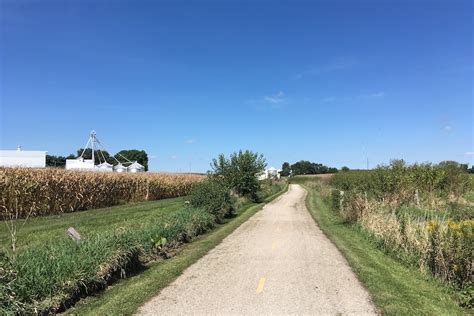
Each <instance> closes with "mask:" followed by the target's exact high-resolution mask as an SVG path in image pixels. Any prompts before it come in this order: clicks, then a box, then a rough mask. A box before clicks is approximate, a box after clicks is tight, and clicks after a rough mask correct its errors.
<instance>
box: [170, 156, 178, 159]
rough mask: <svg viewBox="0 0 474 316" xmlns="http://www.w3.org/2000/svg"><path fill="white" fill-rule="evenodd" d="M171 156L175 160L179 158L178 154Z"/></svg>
mask: <svg viewBox="0 0 474 316" xmlns="http://www.w3.org/2000/svg"><path fill="white" fill-rule="evenodd" d="M170 158H171V159H173V160H176V159H178V156H176V155H173V156H171V157H170Z"/></svg>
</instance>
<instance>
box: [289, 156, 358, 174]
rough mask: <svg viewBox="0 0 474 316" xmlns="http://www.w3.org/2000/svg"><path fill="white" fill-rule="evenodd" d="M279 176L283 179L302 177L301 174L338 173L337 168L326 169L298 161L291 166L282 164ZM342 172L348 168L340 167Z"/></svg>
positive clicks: (316, 164) (308, 162)
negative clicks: (291, 176) (290, 176)
mask: <svg viewBox="0 0 474 316" xmlns="http://www.w3.org/2000/svg"><path fill="white" fill-rule="evenodd" d="M281 169H282V172H281V175H282V176H284V177H287V176H289V175H290V174H291V175H293V176H296V175H303V174H324V173H336V172H338V170H337V168H334V167H328V166H325V165H323V164H321V163H315V162H311V161H308V160H300V161H298V162H296V163H294V164H292V165H290V164H289V163H288V162H284V163H283V165H282V167H281ZM342 170H343V171H347V170H349V168H348V167H342Z"/></svg>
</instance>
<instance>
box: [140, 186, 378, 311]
mask: <svg viewBox="0 0 474 316" xmlns="http://www.w3.org/2000/svg"><path fill="white" fill-rule="evenodd" d="M305 196H306V192H305V191H304V189H303V188H302V187H301V186H299V185H291V186H290V188H289V191H288V192H287V193H285V194H284V195H282V196H280V197H279V198H278V199H276V200H274V201H273V202H272V203H270V204H267V205H266V206H265V207H264V208H263V210H262V211H260V212H258V213H257V214H256V215H254V216H253V217H252V218H250V219H249V220H248V221H247V222H246V223H244V224H242V225H241V226H240V227H239V228H238V229H237V230H235V231H234V232H233V233H232V234H231V235H229V236H228V237H227V238H226V239H224V241H223V242H222V243H221V244H220V245H218V246H217V247H216V248H214V249H213V250H211V251H210V252H209V253H208V254H207V255H206V256H204V257H203V258H201V259H200V260H199V261H198V262H196V263H195V264H194V265H192V266H191V267H189V268H188V269H187V270H186V271H185V272H184V273H183V274H182V275H181V276H180V277H178V278H177V279H176V280H175V281H174V282H173V283H172V284H170V285H169V286H168V287H167V288H165V289H163V290H162V291H161V293H160V294H159V295H157V296H156V297H154V298H153V299H151V300H150V301H149V302H147V303H146V304H145V305H143V306H142V307H141V308H140V309H139V310H138V313H139V314H154V315H156V314H160V315H163V314H170V315H171V314H172V315H177V314H180V315H182V314H207V315H209V314H213V315H215V314H364V315H365V314H375V313H376V310H375V307H374V306H373V304H372V303H371V301H370V297H369V294H368V293H367V292H366V290H365V289H364V288H363V287H362V286H361V285H360V283H359V281H358V280H357V278H356V276H355V275H354V273H353V272H352V271H351V270H350V268H349V266H348V264H347V262H346V260H345V259H344V258H343V257H342V255H341V254H340V253H339V251H338V250H337V249H336V247H335V246H334V245H333V244H332V243H331V242H330V241H329V240H328V239H327V237H326V236H325V235H324V234H323V233H322V232H321V230H320V229H319V227H318V226H317V225H316V224H315V223H314V221H313V219H312V218H311V215H310V214H309V213H308V211H307V210H306V206H305V201H304V199H305Z"/></svg>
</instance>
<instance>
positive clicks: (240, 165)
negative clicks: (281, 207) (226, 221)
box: [209, 150, 267, 200]
mask: <svg viewBox="0 0 474 316" xmlns="http://www.w3.org/2000/svg"><path fill="white" fill-rule="evenodd" d="M266 166H267V163H266V161H265V158H264V157H263V155H262V154H258V153H254V152H251V151H249V150H246V151H242V150H240V151H239V152H238V153H233V154H231V155H230V159H226V158H225V156H224V155H223V154H221V155H219V157H217V159H213V161H212V163H211V168H212V170H211V171H210V172H209V173H210V176H211V177H218V178H221V179H222V180H223V181H224V183H226V184H227V185H228V186H229V187H230V188H231V189H233V190H235V192H237V193H238V194H239V195H241V196H244V195H246V196H249V197H250V198H251V199H253V200H255V199H257V192H258V190H259V189H260V182H259V181H258V179H257V174H259V173H260V172H262V171H263V170H265V167H266Z"/></svg>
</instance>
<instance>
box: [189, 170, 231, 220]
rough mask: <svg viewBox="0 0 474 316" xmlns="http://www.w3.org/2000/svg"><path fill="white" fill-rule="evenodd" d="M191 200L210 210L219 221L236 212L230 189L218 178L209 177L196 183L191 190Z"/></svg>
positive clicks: (196, 205)
mask: <svg viewBox="0 0 474 316" xmlns="http://www.w3.org/2000/svg"><path fill="white" fill-rule="evenodd" d="M190 202H191V205H192V206H194V207H197V208H202V209H205V210H206V211H208V212H210V213H211V214H212V215H214V216H215V219H216V221H217V222H221V221H222V220H223V219H224V218H225V217H229V216H231V215H233V213H234V208H233V206H232V205H233V199H232V197H231V195H230V189H229V188H228V187H227V185H226V184H225V183H223V182H222V181H219V180H217V179H208V180H207V181H203V182H201V183H198V184H196V185H195V186H194V187H193V189H192V191H191V201H190Z"/></svg>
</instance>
